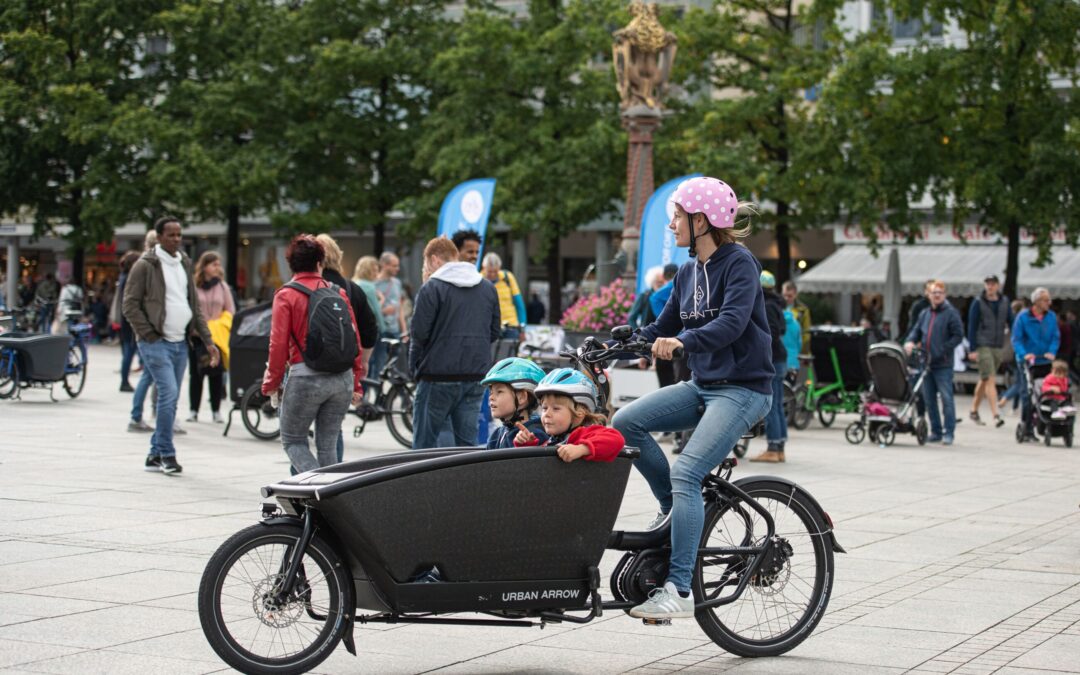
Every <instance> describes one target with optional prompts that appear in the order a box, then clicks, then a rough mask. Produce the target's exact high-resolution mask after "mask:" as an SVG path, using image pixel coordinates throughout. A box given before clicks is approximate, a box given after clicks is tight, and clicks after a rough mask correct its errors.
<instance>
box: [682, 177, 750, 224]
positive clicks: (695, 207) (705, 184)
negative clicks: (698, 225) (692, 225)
mask: <svg viewBox="0 0 1080 675" xmlns="http://www.w3.org/2000/svg"><path fill="white" fill-rule="evenodd" d="M671 201H673V202H675V203H676V204H678V205H679V206H681V207H682V208H683V210H684V211H686V212H687V213H688V214H694V213H702V214H705V218H706V220H708V221H709V224H710V225H712V226H713V227H717V228H721V229H723V228H728V227H734V226H735V216H736V214H737V212H738V210H739V200H738V199H736V197H735V191H734V190H732V189H731V186H729V185H728V184H727V183H725V182H724V181H722V180H720V179H718V178H709V177H707V176H700V177H698V178H691V179H690V180H684V181H683V182H682V183H680V184H679V187H677V188H675V193H674V194H673V195H672V196H671Z"/></svg>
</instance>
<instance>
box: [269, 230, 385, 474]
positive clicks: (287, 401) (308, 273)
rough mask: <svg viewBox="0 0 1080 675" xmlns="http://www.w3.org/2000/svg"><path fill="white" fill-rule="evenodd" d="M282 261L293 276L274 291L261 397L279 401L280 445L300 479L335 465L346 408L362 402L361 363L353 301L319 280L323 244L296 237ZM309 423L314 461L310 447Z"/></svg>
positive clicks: (302, 236) (322, 258) (312, 239)
mask: <svg viewBox="0 0 1080 675" xmlns="http://www.w3.org/2000/svg"><path fill="white" fill-rule="evenodd" d="M285 259H286V260H287V261H288V263H289V269H290V270H291V271H292V273H293V277H292V279H290V280H289V282H288V283H287V284H285V285H284V286H282V287H281V288H279V289H278V290H277V292H276V293H274V305H273V310H272V312H271V315H270V359H269V361H268V363H267V367H266V375H265V376H264V377H263V382H262V393H263V394H265V395H266V396H270V397H275V396H277V395H280V397H281V444H282V447H284V449H285V454H286V455H288V456H289V461H290V462H291V463H292V465H293V468H294V469H295V470H296V471H297V472H300V473H303V472H305V471H311V470H312V469H316V468H318V467H320V466H327V465H329V464H333V463H334V462H335V460H336V459H337V439H338V433H339V432H340V431H341V422H342V420H344V419H345V413H346V412H347V411H348V410H349V404H350V403H352V404H353V405H356V404H358V403H359V402H360V399H361V393H362V389H361V380H362V379H363V377H364V361H363V356H362V355H361V351H360V334H359V332H358V330H357V327H356V317H355V316H354V315H353V311H352V306H351V305H350V304H349V297H348V295H346V292H345V290H344V289H342V288H339V287H338V286H336V285H334V284H331V283H330V282H328V281H326V280H324V279H323V278H322V271H323V261H324V260H325V259H326V250H325V249H324V248H323V246H322V244H320V243H319V242H318V240H316V239H315V237H313V236H311V235H310V234H300V235H297V236H296V237H294V238H293V240H292V241H291V242H289V248H288V249H287V250H286V252H285ZM286 367H288V381H287V383H285V369H286ZM283 386H284V391H282V387H283ZM312 422H314V423H315V447H316V453H317V457H316V456H313V455H312V454H311V450H310V448H309V446H308V429H310V428H311V424H312Z"/></svg>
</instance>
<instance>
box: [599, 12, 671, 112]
mask: <svg viewBox="0 0 1080 675" xmlns="http://www.w3.org/2000/svg"><path fill="white" fill-rule="evenodd" d="M630 14H632V15H633V17H634V18H633V19H631V20H630V23H629V24H627V25H626V27H625V28H620V29H619V30H617V31H615V32H614V33H612V37H614V38H615V42H614V44H612V46H611V51H612V61H613V62H614V64H615V77H616V79H617V81H618V88H619V98H620V99H621V101H622V103H621V108H622V109H623V110H624V111H626V110H628V109H630V108H633V107H635V106H646V107H648V108H654V109H655V108H659V107H660V98H661V96H662V95H663V93H664V89H665V88H666V87H667V82H668V77H670V75H671V66H672V64H673V63H674V62H675V47H676V45H675V43H676V39H675V35H674V34H673V33H671V32H670V31H667V30H665V29H664V27H663V26H661V25H660V18H659V17H660V8H659V7H657V6H656V4H655V3H650V4H645V3H644V2H640V1H636V0H635V2H631V3H630Z"/></svg>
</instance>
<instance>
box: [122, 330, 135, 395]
mask: <svg viewBox="0 0 1080 675" xmlns="http://www.w3.org/2000/svg"><path fill="white" fill-rule="evenodd" d="M120 335H121V337H120V384H130V383H129V382H128V377H129V376H130V375H131V362H132V361H133V360H135V351H136V349H137V348H136V346H135V336H134V335H124V332H123V331H121V332H120Z"/></svg>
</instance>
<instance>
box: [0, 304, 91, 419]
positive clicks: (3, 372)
mask: <svg viewBox="0 0 1080 675" xmlns="http://www.w3.org/2000/svg"><path fill="white" fill-rule="evenodd" d="M65 319H66V321H67V326H68V334H67V335H48V334H45V333H28V332H24V331H11V332H8V333H4V334H3V335H0V399H6V398H12V397H15V398H18V397H19V393H20V390H22V389H28V388H31V387H42V388H48V389H49V397H50V398H52V399H53V400H54V401H55V400H56V399H55V398H54V397H53V395H52V387H53V385H54V384H55V383H57V382H60V383H61V384H62V385H63V387H64V391H65V392H67V395H68V396H70V397H71V398H75V397H76V396H78V395H79V394H80V393H82V390H83V385H84V384H85V383H86V370H87V364H88V353H87V349H86V345H87V343H88V342H89V341H90V331H91V327H90V325H89V324H87V323H84V322H83V321H82V314H81V312H69V313H68V314H67V315H66V316H65Z"/></svg>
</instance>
